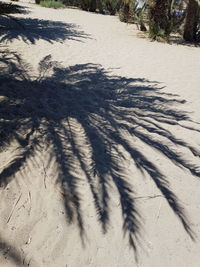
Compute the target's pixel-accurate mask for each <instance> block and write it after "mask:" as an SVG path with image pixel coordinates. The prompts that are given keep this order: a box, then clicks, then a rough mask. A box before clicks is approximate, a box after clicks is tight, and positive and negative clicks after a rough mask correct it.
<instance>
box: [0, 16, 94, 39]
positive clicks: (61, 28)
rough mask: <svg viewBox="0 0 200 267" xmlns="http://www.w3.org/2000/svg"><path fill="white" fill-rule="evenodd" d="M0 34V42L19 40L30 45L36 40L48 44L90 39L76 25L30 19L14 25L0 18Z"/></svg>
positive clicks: (19, 21)
mask: <svg viewBox="0 0 200 267" xmlns="http://www.w3.org/2000/svg"><path fill="white" fill-rule="evenodd" d="M0 33H1V39H0V41H1V42H12V41H13V40H14V39H21V40H23V41H24V42H26V43H31V44H35V43H36V41H38V40H44V41H47V42H49V43H52V42H53V41H56V42H63V41H65V40H66V39H68V40H75V41H79V42H83V41H84V39H86V38H90V36H89V34H86V33H84V32H83V31H82V30H81V29H80V28H79V26H78V25H76V24H72V23H63V22H60V21H51V20H42V19H32V18H17V24H16V23H15V21H13V20H10V18H8V17H1V18H0Z"/></svg>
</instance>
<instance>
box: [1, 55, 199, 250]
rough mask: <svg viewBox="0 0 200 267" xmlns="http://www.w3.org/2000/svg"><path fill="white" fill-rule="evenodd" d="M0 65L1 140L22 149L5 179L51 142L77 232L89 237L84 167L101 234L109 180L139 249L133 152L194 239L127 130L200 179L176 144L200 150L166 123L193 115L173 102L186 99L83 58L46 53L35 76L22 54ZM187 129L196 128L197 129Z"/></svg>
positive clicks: (160, 175)
mask: <svg viewBox="0 0 200 267" xmlns="http://www.w3.org/2000/svg"><path fill="white" fill-rule="evenodd" d="M13 57H14V56H13ZM3 63H4V65H5V66H7V70H6V67H5V68H4V69H3V70H4V71H3V72H4V74H2V76H1V89H0V90H1V96H2V100H1V101H0V114H1V121H0V131H1V132H0V135H1V138H0V140H1V143H0V145H1V149H2V150H4V149H7V148H8V147H9V144H10V143H11V142H13V140H14V141H15V142H17V144H18V154H17V156H16V157H15V158H14V159H13V160H12V161H11V162H9V164H8V165H7V166H6V167H5V168H4V169H3V170H2V172H1V174H0V179H1V180H0V181H1V184H2V185H3V184H7V183H8V182H9V181H10V179H12V178H13V176H14V174H15V173H16V172H18V171H20V170H21V169H23V172H24V170H26V168H29V167H30V166H29V161H32V162H34V163H35V164H36V165H37V162H36V160H35V156H36V155H40V157H42V151H44V150H45V149H47V147H48V149H49V150H48V151H50V152H48V153H50V155H51V156H50V159H49V162H52V161H54V162H55V163H54V164H56V165H57V168H58V176H57V181H58V183H59V184H60V185H61V187H62V190H63V195H64V196H65V197H64V201H65V207H66V214H67V220H68V222H69V223H75V222H76V223H78V227H79V229H80V234H81V236H83V235H84V231H85V229H84V220H83V215H84V214H83V213H82V211H81V202H82V198H81V196H80V193H79V182H80V171H82V172H83V173H84V174H85V177H86V180H87V182H88V185H89V188H90V191H91V194H92V197H93V202H94V205H95V208H96V212H97V217H98V220H99V221H100V223H101V225H102V228H103V230H104V232H106V231H107V229H108V225H109V218H110V212H111V211H110V208H109V207H110V198H111V195H110V194H111V193H110V186H111V185H112V186H113V185H114V187H115V188H116V190H117V192H118V195H119V200H120V205H121V211H122V215H123V231H124V233H125V234H128V238H129V243H130V245H131V246H132V247H133V249H134V250H135V251H137V245H138V242H139V240H140V239H141V235H140V228H141V223H142V221H141V220H142V219H141V216H140V213H139V211H138V209H137V207H136V203H135V198H134V196H135V195H134V190H133V188H132V186H131V185H130V183H129V179H130V175H131V174H127V173H126V170H125V168H124V166H125V165H124V164H125V162H126V156H125V155H126V154H127V153H128V154H129V155H130V157H131V158H132V161H133V164H134V165H135V166H136V167H137V168H138V169H139V170H140V171H141V172H142V173H146V174H148V175H149V176H150V178H151V179H152V180H153V181H154V183H155V185H156V186H157V188H158V189H159V190H160V192H161V193H162V195H163V197H164V198H165V199H166V201H167V202H168V204H169V206H170V207H171V209H172V210H173V211H174V213H175V214H176V215H177V216H178V218H179V219H180V221H181V223H182V225H183V227H184V228H185V230H186V232H187V233H188V234H189V235H190V237H191V238H192V239H194V233H193V231H192V229H191V228H190V224H189V222H188V219H187V216H186V215H185V214H184V210H183V207H182V206H181V204H180V203H179V200H178V198H177V197H176V195H175V194H174V193H173V191H172V190H171V189H170V184H169V182H168V179H167V177H166V176H165V174H164V173H162V172H161V170H160V169H159V168H158V167H157V165H156V163H155V162H153V161H152V160H150V159H149V157H148V155H145V153H144V151H142V150H141V149H139V148H138V147H137V146H136V143H135V142H132V141H131V139H130V138H127V137H126V135H129V136H130V137H131V138H132V139H133V140H139V141H140V142H142V143H143V144H144V146H145V145H146V146H149V147H151V148H154V150H156V151H157V152H158V153H160V154H162V155H163V156H165V157H166V158H168V159H169V160H171V161H172V163H174V164H175V165H177V166H179V167H181V168H184V169H187V170H188V171H190V172H191V173H192V174H193V175H195V176H197V177H200V170H199V168H198V166H196V165H195V164H193V163H191V161H189V160H187V159H186V158H184V156H183V155H182V154H181V153H180V152H179V150H178V148H183V147H184V148H187V149H188V150H189V151H190V152H191V153H192V154H193V156H194V157H199V156H200V153H199V152H198V151H197V149H196V148H194V147H193V146H192V145H190V144H188V143H187V142H185V141H184V140H181V139H179V138H177V137H176V136H175V135H173V134H172V133H171V132H170V131H169V130H168V129H167V127H166V126H167V125H169V124H170V125H176V126H179V127H186V126H184V125H183V124H182V122H184V121H189V120H190V119H189V117H188V115H187V114H186V113H185V112H183V111H180V110H179V109H177V108H176V105H181V104H183V103H184V101H182V100H180V99H179V98H178V97H177V96H175V95H170V94H165V93H164V92H162V90H161V89H158V87H157V86H156V85H155V84H153V83H151V82H150V81H147V80H145V79H133V78H125V77H119V76H111V75H110V74H109V73H108V72H107V71H105V70H104V69H103V68H102V67H101V66H99V65H94V64H78V65H74V66H71V67H69V68H63V67H62V66H60V65H59V63H58V62H54V61H52V59H51V56H47V57H45V58H44V59H43V60H42V61H41V62H40V64H39V67H38V71H39V75H38V77H37V78H34V79H33V78H31V77H30V75H29V68H28V66H27V65H25V63H24V62H23V61H22V60H21V59H20V57H17V58H16V57H14V60H13V59H12V60H11V59H9V60H8V61H6V59H4V61H3ZM24 67H25V68H24ZM8 72H9V74H6V73H8ZM188 129H189V130H190V131H199V130H198V129H197V128H195V127H194V128H192V127H190V128H188ZM124 133H126V134H124ZM160 138H162V142H161V141H160ZM45 147H46V148H45ZM49 164H50V163H49Z"/></svg>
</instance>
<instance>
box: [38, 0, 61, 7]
mask: <svg viewBox="0 0 200 267" xmlns="http://www.w3.org/2000/svg"><path fill="white" fill-rule="evenodd" d="M40 5H41V6H43V7H49V8H64V7H65V5H64V4H63V3H62V2H60V1H55V0H47V1H41V2H40Z"/></svg>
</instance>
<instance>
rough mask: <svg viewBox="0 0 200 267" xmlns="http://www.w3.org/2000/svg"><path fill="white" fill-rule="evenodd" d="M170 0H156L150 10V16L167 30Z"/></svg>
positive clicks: (160, 26)
mask: <svg viewBox="0 0 200 267" xmlns="http://www.w3.org/2000/svg"><path fill="white" fill-rule="evenodd" d="M169 5H170V3H169V0H155V1H154V5H153V7H152V8H151V11H150V18H151V20H153V22H154V24H156V25H158V26H159V28H160V29H163V30H165V28H166V23H167V21H168V14H169Z"/></svg>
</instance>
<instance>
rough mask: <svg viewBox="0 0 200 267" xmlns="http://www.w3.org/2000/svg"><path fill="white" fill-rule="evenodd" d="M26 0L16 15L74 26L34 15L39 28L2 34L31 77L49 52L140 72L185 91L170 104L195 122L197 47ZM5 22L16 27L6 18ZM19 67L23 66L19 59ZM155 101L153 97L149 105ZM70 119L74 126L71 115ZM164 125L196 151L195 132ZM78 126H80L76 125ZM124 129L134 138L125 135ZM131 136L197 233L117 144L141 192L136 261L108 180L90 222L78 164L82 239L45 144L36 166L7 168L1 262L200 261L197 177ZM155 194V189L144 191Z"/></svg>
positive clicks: (66, 265)
mask: <svg viewBox="0 0 200 267" xmlns="http://www.w3.org/2000/svg"><path fill="white" fill-rule="evenodd" d="M21 5H23V4H21ZM26 6H27V7H28V9H29V10H30V13H28V14H25V15H18V17H20V18H26V17H27V18H32V19H40V20H41V19H42V20H47V21H50V22H52V21H55V22H62V23H67V24H73V25H71V27H73V29H72V31H73V30H74V31H76V36H74V33H73V32H68V33H67V32H66V29H67V26H65V25H60V26H59V25H58V26H56V24H54V25H50V27H51V28H49V26H48V25H47V24H45V25H46V26H45V25H44V24H42V23H41V25H40V26H39V29H37V30H34V28H31V27H30V31H29V29H28V30H27V29H26V31H28V32H29V35H28V36H29V37H28V38H27V33H26V34H24V35H23V36H24V38H22V34H20V30H19V33H18V34H17V36H15V37H12V36H9V35H7V37H6V36H3V38H4V41H3V42H2V44H3V45H6V48H7V49H9V50H10V51H15V52H16V53H18V54H19V55H21V57H22V59H23V60H24V61H25V62H27V63H28V64H30V65H31V67H32V71H30V72H29V76H31V77H32V78H33V77H34V76H36V77H38V75H39V74H38V70H37V68H38V64H39V62H40V61H41V60H42V59H43V58H44V57H45V56H47V55H49V54H50V55H51V57H52V60H53V61H57V62H59V64H61V65H62V67H64V68H67V69H68V70H69V67H70V68H72V66H74V65H76V64H88V63H92V64H98V65H100V67H101V68H103V69H104V70H105V71H109V76H112V75H115V76H121V77H126V78H133V79H147V80H149V81H150V82H151V85H152V86H153V84H157V85H156V87H157V88H158V87H164V88H163V90H162V92H164V93H170V94H177V95H179V96H177V97H175V96H173V97H172V98H177V99H179V100H183V99H184V100H186V101H187V102H186V103H184V104H183V105H180V106H177V108H178V109H180V110H183V111H189V112H191V114H190V118H191V119H192V120H193V121H198V122H200V107H199V99H200V75H199V70H200V50H199V48H196V47H192V46H191V47H190V46H187V45H185V46H183V45H175V44H174V45H168V44H161V43H155V42H150V41H149V40H147V39H141V38H138V37H137V30H136V29H135V27H134V26H131V25H127V24H124V23H120V22H119V20H118V18H117V17H111V16H104V15H97V14H90V13H87V12H83V11H80V10H77V9H64V10H53V9H47V8H42V7H38V6H36V5H31V4H26ZM30 23H32V22H30ZM11 25H13V27H18V26H16V25H15V23H14V22H13V23H11ZM31 25H32V24H31ZM55 27H57V28H56V29H55ZM31 29H33V30H31ZM51 29H52V30H51ZM31 36H32V39H31V38H30V37H31ZM55 39H56V40H55ZM2 49H5V48H1V50H2ZM25 69H26V70H27V68H26V67H25ZM83 71H84V70H83ZM79 72H81V70H79ZM29 78H30V77H29ZM33 79H34V78H33ZM66 79H67V78H66ZM88 79H89V77H88ZM71 82H72V83H73V82H74V81H71ZM93 83H94V86H95V83H97V86H100V82H99V80H98V79H97V80H96V82H95V80H93ZM103 84H104V83H103ZM136 84H138V86H139V85H141V84H143V85H147V84H148V82H144V83H143V82H142V81H136ZM104 85H105V86H106V84H104ZM113 86H115V85H113ZM72 88H73V87H72ZM121 89H123V88H121ZM0 90H1V89H0ZM1 95H2V93H1ZM2 97H3V96H2ZM163 97H165V96H163ZM154 104H155V103H152V106H153V105H154ZM172 106H173V103H172ZM58 112H59V111H58ZM61 115H62V114H59V116H61ZM63 116H64V115H63ZM64 119H65V118H64ZM72 123H73V122H72ZM180 124H181V125H187V126H190V127H195V128H196V129H200V125H198V124H195V123H194V122H180ZM161 126H163V124H162V123H161ZM76 127H80V126H77V124H76ZM164 127H165V128H166V129H168V130H170V131H171V132H172V133H173V134H174V135H175V136H176V138H177V139H179V140H184V141H186V142H188V143H190V144H191V146H192V147H194V148H195V149H197V150H200V133H199V132H197V131H192V130H188V129H185V128H183V127H181V126H179V125H167V124H166V125H164ZM78 131H80V132H81V131H82V128H81V127H80V129H78ZM153 136H154V134H153V135H152V137H153ZM63 138H64V137H63ZM126 138H127V139H128V140H132V139H131V138H129V135H128V134H126ZM160 140H161V141H160V142H161V143H162V142H165V140H164V138H162V137H161V139H160ZM133 142H135V146H136V147H137V148H138V149H139V150H141V151H142V153H143V154H144V155H145V156H146V157H147V158H148V159H149V160H150V161H151V162H154V163H155V164H156V165H157V166H158V167H159V168H160V169H161V171H162V173H164V174H165V175H166V177H167V179H168V181H169V183H170V188H171V189H172V192H174V193H175V194H176V196H177V197H178V199H179V200H180V201H181V203H182V206H183V207H184V209H185V212H186V214H187V216H188V220H189V221H190V226H191V228H192V229H193V231H194V233H195V235H196V242H193V241H192V240H191V239H190V237H189V235H188V234H187V233H186V231H185V230H184V228H183V226H182V224H181V222H180V220H179V219H178V217H177V216H176V215H175V214H174V213H173V211H172V210H171V209H170V207H169V205H168V204H167V201H166V200H165V198H164V197H162V196H161V193H160V192H159V190H158V189H157V188H156V186H155V185H154V183H153V182H152V179H150V178H149V176H148V174H146V173H144V175H143V174H141V173H140V171H139V170H138V169H137V168H136V165H135V164H133V163H132V161H131V160H130V156H129V155H128V153H125V155H126V156H127V159H126V165H124V168H125V169H126V171H127V172H128V173H129V175H128V176H129V180H130V183H131V184H132V186H133V190H134V192H135V197H136V198H137V197H139V198H137V199H136V205H137V210H138V212H139V213H140V214H141V216H142V219H141V221H142V223H143V226H142V228H141V239H140V243H137V247H138V262H136V261H135V257H134V252H133V249H131V248H130V247H129V243H128V240H127V238H126V237H125V238H123V230H122V224H123V219H122V218H121V209H120V204H119V195H118V193H117V192H116V189H114V188H113V186H111V188H110V189H109V190H110V192H111V206H110V217H111V218H110V226H109V230H108V232H107V233H106V234H105V235H103V234H102V230H101V227H100V224H99V223H98V222H97V216H96V214H95V209H94V203H93V201H92V196H91V192H90V189H89V184H88V183H87V182H86V179H85V175H84V174H83V172H81V171H80V172H79V176H80V177H81V180H80V181H79V182H78V183H79V190H80V192H81V199H82V201H81V210H82V213H83V217H84V222H85V230H86V231H85V232H86V237H85V238H84V244H83V242H82V241H81V238H80V234H79V227H78V226H77V224H76V223H72V224H67V220H66V211H65V208H64V207H63V197H62V194H61V189H60V188H59V186H58V185H55V180H56V177H57V173H58V168H57V167H56V164H55V162H54V161H53V160H52V161H51V164H50V165H49V166H46V162H47V161H48V158H49V157H50V152H51V147H48V145H44V147H45V149H44V151H42V152H41V153H40V155H36V162H37V164H36V165H34V162H33V161H30V162H29V164H28V165H29V166H28V167H26V168H25V167H24V168H21V170H20V171H19V172H17V173H16V174H15V175H13V176H12V177H11V178H13V179H11V181H10V183H9V184H8V185H7V186H6V188H2V189H1V191H0V199H1V201H0V214H1V216H0V232H1V234H0V238H1V240H0V242H1V243H0V251H1V254H0V266H1V267H4V266H5V267H8V266H9V267H10V266H12V267H13V266H30V267H43V266H44V267H86V266H90V267H111V266H113V267H132V266H140V267H168V266H170V267H179V266H181V267H199V255H200V243H199V237H200V235H199V233H200V197H199V192H200V183H199V178H196V177H195V176H193V175H192V174H191V173H190V172H189V171H188V170H186V169H185V168H179V167H178V166H176V164H174V163H173V162H172V161H170V160H169V158H167V157H164V156H163V154H162V153H161V152H158V151H157V150H156V148H152V147H151V146H150V145H147V144H144V142H142V141H138V140H137V138H135V139H134V138H133ZM169 146H171V147H172V149H173V150H177V151H180V152H181V153H182V154H183V155H184V158H185V159H186V160H187V161H189V162H190V163H194V164H196V165H197V166H200V160H199V157H195V156H194V155H192V153H191V152H190V151H189V149H188V148H185V149H184V148H180V147H179V146H178V145H175V144H173V142H172V144H170V143H169ZM16 147H17V144H16V143H15V142H14V141H13V143H11V144H10V146H7V147H6V149H5V151H3V152H1V154H0V159H1V161H0V168H1V171H2V172H3V170H4V168H5V167H6V166H7V165H9V164H10V162H11V161H12V159H13V158H15V155H16V154H17V153H18V152H17V150H16ZM121 164H125V163H121ZM75 169H76V168H75ZM77 169H78V167H77ZM77 172H78V170H77ZM144 176H145V178H144ZM155 195H159V196H158V197H156V198H148V197H147V198H146V196H155ZM140 197H144V198H140Z"/></svg>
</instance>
